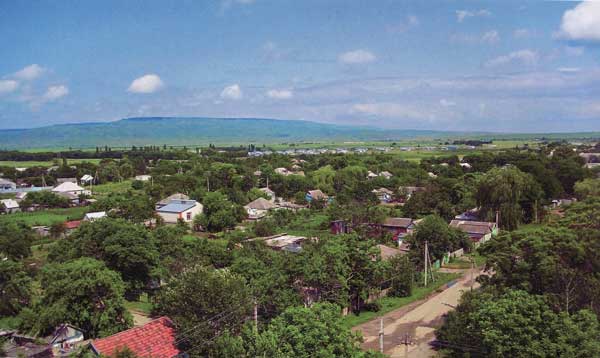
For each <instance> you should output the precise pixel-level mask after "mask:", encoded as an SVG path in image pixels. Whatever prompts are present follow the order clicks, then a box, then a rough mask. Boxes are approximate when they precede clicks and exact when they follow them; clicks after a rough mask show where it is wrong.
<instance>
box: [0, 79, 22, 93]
mask: <svg viewBox="0 0 600 358" xmlns="http://www.w3.org/2000/svg"><path fill="white" fill-rule="evenodd" d="M17 88H19V82H17V81H15V80H0V95H2V94H6V93H11V92H14V91H16V90H17Z"/></svg>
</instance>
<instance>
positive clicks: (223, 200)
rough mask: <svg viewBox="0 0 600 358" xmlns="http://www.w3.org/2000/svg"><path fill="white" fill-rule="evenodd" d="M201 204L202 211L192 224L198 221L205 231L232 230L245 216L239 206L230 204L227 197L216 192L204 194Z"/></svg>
mask: <svg viewBox="0 0 600 358" xmlns="http://www.w3.org/2000/svg"><path fill="white" fill-rule="evenodd" d="M202 204H203V205H204V211H203V213H202V215H199V216H198V217H197V219H196V218H195V219H194V224H196V221H198V223H199V224H200V225H201V226H202V227H203V228H204V229H205V230H208V231H211V232H216V231H221V230H223V229H232V228H233V227H234V226H235V224H237V223H238V222H239V221H241V220H242V219H243V218H244V217H245V215H246V212H245V211H244V209H243V208H242V207H241V206H239V205H236V204H233V203H231V202H230V201H229V200H227V196H225V195H224V194H223V193H221V192H218V191H215V192H210V193H206V195H205V196H204V199H203V201H202Z"/></svg>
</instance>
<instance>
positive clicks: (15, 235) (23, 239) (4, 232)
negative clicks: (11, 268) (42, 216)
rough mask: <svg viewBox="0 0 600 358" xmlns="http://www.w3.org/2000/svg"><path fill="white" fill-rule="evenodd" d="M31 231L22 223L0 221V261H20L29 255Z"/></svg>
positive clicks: (31, 239)
mask: <svg viewBox="0 0 600 358" xmlns="http://www.w3.org/2000/svg"><path fill="white" fill-rule="evenodd" d="M33 237H34V235H33V231H32V230H31V228H30V227H29V226H27V225H25V224H23V223H15V222H14V221H7V220H5V221H0V259H4V258H8V259H11V260H20V259H23V258H25V257H28V256H29V255H31V248H30V247H31V243H32V241H33Z"/></svg>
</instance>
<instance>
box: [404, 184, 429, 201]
mask: <svg viewBox="0 0 600 358" xmlns="http://www.w3.org/2000/svg"><path fill="white" fill-rule="evenodd" d="M398 191H399V192H400V193H402V194H403V195H404V201H408V200H409V199H410V197H411V196H413V194H414V193H417V192H420V191H425V188H424V187H422V186H401V187H399V188H398Z"/></svg>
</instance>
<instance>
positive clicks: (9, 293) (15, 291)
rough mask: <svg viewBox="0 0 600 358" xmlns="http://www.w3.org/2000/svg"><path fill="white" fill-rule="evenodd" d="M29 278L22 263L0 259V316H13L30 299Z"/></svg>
mask: <svg viewBox="0 0 600 358" xmlns="http://www.w3.org/2000/svg"><path fill="white" fill-rule="evenodd" d="M31 293H32V292H31V278H30V277H29V276H27V274H26V273H25V268H24V267H23V264H22V263H19V262H14V261H11V260H2V261H0V317H6V316H14V315H16V314H18V313H19V312H20V311H21V309H23V308H24V307H26V306H27V305H28V304H29V302H30V299H31Z"/></svg>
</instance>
